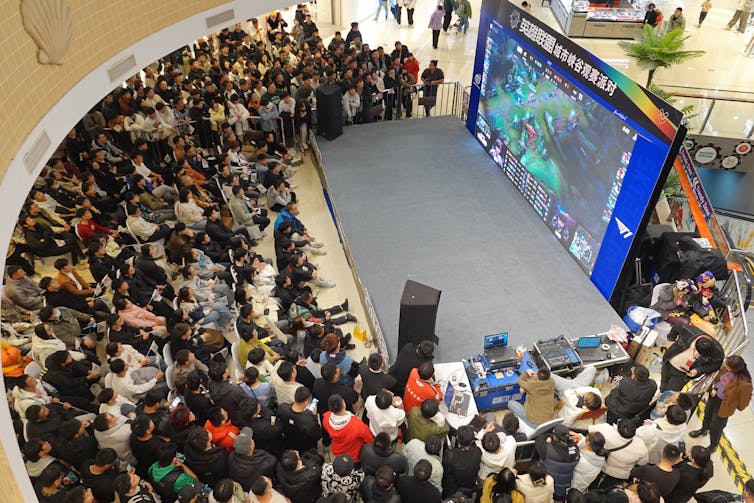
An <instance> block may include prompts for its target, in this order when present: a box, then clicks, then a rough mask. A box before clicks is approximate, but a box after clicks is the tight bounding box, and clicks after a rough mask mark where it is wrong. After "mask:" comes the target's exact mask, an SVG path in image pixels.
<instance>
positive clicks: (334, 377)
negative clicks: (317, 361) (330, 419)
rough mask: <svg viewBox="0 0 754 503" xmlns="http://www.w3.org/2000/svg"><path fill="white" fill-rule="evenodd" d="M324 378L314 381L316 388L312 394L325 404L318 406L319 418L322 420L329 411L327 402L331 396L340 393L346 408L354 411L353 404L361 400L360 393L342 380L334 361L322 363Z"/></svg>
mask: <svg viewBox="0 0 754 503" xmlns="http://www.w3.org/2000/svg"><path fill="white" fill-rule="evenodd" d="M321 372H322V378H321V379H317V380H316V381H314V389H313V392H312V394H313V395H314V398H316V399H317V400H318V401H319V403H321V404H323V405H322V406H320V407H318V409H319V419H320V421H322V416H324V414H325V412H327V407H325V404H327V403H328V401H329V400H330V397H331V396H333V395H340V396H341V397H342V398H343V400H344V401H345V402H346V409H348V410H349V411H351V412H354V410H353V406H354V404H355V403H356V402H358V401H359V394H358V393H357V392H356V390H354V389H353V388H352V387H350V386H347V385H345V384H343V383H341V382H339V380H340V368H338V366H337V365H336V364H334V363H325V364H324V365H322V370H321Z"/></svg>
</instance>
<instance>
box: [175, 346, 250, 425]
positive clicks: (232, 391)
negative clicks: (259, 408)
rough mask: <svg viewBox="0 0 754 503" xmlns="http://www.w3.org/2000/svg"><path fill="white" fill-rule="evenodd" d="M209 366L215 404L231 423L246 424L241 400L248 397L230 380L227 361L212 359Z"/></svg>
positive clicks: (210, 384)
mask: <svg viewBox="0 0 754 503" xmlns="http://www.w3.org/2000/svg"><path fill="white" fill-rule="evenodd" d="M171 347H172V344H171ZM208 367H209V379H210V381H209V395H210V397H211V398H212V401H213V402H214V403H215V406H216V407H222V408H223V409H225V411H226V412H227V413H228V417H229V418H230V422H231V423H233V424H235V425H236V426H239V427H240V426H241V425H244V424H245V423H246V421H245V419H246V418H244V415H243V412H242V410H241V402H243V401H244V400H246V399H247V396H246V393H244V392H243V390H242V389H241V388H239V387H238V386H236V385H234V384H231V383H230V382H228V377H229V375H228V367H227V366H226V365H225V362H221V361H216V360H211V361H210V362H209V364H208Z"/></svg>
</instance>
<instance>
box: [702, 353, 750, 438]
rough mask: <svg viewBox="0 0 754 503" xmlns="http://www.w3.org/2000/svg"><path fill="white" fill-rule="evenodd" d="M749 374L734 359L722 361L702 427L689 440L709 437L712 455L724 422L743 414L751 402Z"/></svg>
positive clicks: (743, 363) (739, 358)
mask: <svg viewBox="0 0 754 503" xmlns="http://www.w3.org/2000/svg"><path fill="white" fill-rule="evenodd" d="M751 392H752V386H751V374H750V373H749V369H748V368H747V367H746V362H745V361H744V359H743V358H741V357H740V356H738V355H731V356H729V357H728V358H726V359H725V365H723V373H722V374H721V375H720V376H719V377H718V378H717V382H715V384H714V386H713V387H712V390H711V391H710V393H709V398H708V399H707V408H706V409H705V411H704V420H703V421H702V427H701V428H700V429H698V430H694V431H692V432H690V433H689V436H690V437H691V438H697V437H701V436H702V435H706V434H707V433H708V432H709V434H710V445H709V450H710V451H712V452H714V451H715V449H716V448H717V446H718V445H719V443H720V438H721V437H722V435H723V429H724V428H725V425H726V424H728V418H729V417H730V416H732V415H733V414H734V413H735V412H736V410H745V409H746V407H747V406H748V405H749V402H751Z"/></svg>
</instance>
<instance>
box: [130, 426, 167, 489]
mask: <svg viewBox="0 0 754 503" xmlns="http://www.w3.org/2000/svg"><path fill="white" fill-rule="evenodd" d="M153 433H154V421H152V420H151V419H150V418H149V416H147V415H146V414H139V415H138V416H136V418H135V419H134V420H133V422H132V423H131V438H130V440H129V445H130V446H131V452H132V453H133V455H134V457H135V458H136V473H137V474H138V475H139V476H140V477H147V473H148V470H149V467H150V466H152V464H153V463H155V462H156V461H158V460H159V450H160V447H161V446H162V444H165V443H167V441H166V440H165V439H164V438H161V437H159V436H157V435H155V434H153Z"/></svg>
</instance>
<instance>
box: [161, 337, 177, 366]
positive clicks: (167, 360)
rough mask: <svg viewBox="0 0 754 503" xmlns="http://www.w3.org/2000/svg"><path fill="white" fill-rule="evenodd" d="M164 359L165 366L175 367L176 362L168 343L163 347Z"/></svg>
mask: <svg viewBox="0 0 754 503" xmlns="http://www.w3.org/2000/svg"><path fill="white" fill-rule="evenodd" d="M162 359H163V360H165V365H167V366H168V367H169V366H171V365H173V364H174V363H175V362H174V361H173V355H172V353H171V352H170V343H169V342H168V343H166V344H165V345H164V346H163V347H162Z"/></svg>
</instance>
